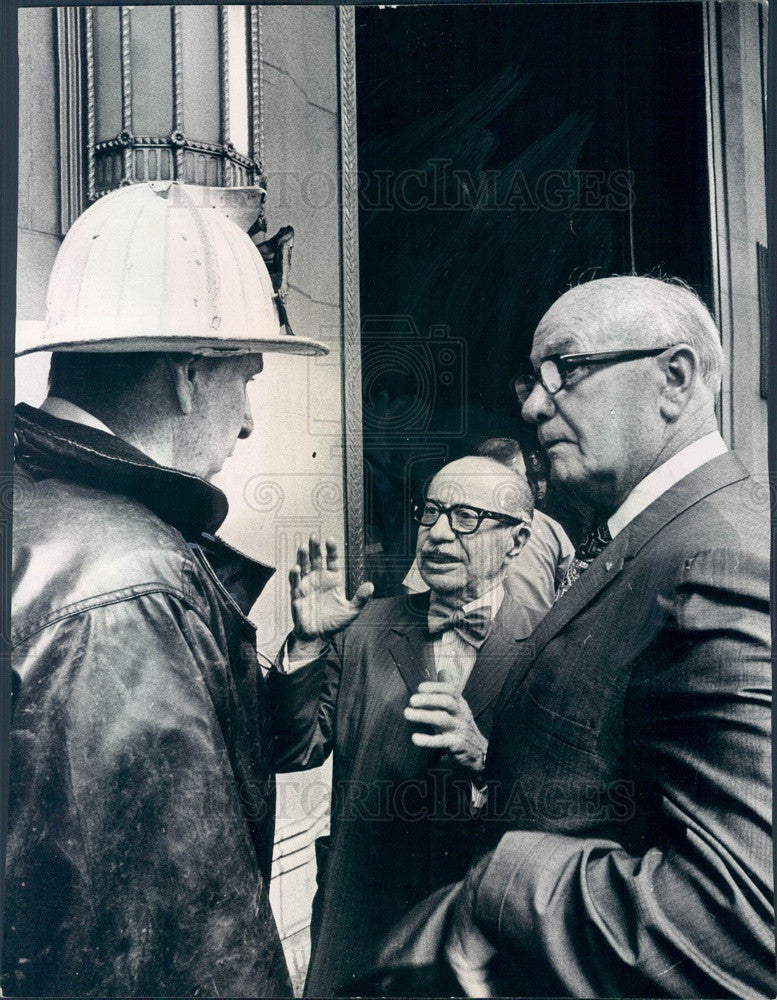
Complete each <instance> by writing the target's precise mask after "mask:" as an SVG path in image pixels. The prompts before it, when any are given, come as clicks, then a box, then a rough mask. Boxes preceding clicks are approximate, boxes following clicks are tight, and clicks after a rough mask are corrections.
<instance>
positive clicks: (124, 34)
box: [119, 7, 134, 184]
mask: <svg viewBox="0 0 777 1000" xmlns="http://www.w3.org/2000/svg"><path fill="white" fill-rule="evenodd" d="M131 9H132V8H131V7H121V8H120V11H121V14H120V22H119V40H120V50H121V127H122V132H121V136H120V138H121V140H122V142H123V144H124V152H123V159H124V171H123V177H122V183H124V184H129V183H131V182H132V180H133V179H134V178H133V170H132V166H133V156H132V51H131V31H132V27H131V23H130V11H131Z"/></svg>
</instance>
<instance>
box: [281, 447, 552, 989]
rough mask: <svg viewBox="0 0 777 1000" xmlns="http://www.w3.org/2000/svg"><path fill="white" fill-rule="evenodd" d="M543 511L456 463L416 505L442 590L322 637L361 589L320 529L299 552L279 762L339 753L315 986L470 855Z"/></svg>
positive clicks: (366, 961) (359, 955)
mask: <svg viewBox="0 0 777 1000" xmlns="http://www.w3.org/2000/svg"><path fill="white" fill-rule="evenodd" d="M532 510H533V498H532V494H531V490H530V488H529V485H528V482H527V480H526V478H525V477H524V476H519V475H517V474H516V473H515V472H514V471H512V470H510V469H508V468H506V467H505V466H504V465H502V464H500V463H499V462H497V461H495V460H494V459H491V458H483V457H476V456H471V457H467V458H463V459H460V460H458V461H456V462H452V463H450V464H449V465H447V466H445V468H444V469H442V470H441V471H440V472H439V473H438V474H437V475H436V476H435V477H434V478H433V480H432V482H431V483H430V485H429V488H428V491H427V496H426V497H424V498H423V499H422V500H420V501H419V502H418V503H416V504H414V516H415V519H416V521H417V522H418V523H419V529H418V542H417V555H418V563H419V567H420V571H421V573H422V575H423V577H424V580H425V581H426V583H427V584H428V586H429V587H430V588H431V597H430V595H429V594H428V593H427V594H424V595H415V596H412V597H410V596H403V597H394V598H385V599H381V600H376V601H373V602H372V603H371V604H370V605H369V606H368V608H367V609H366V610H364V611H363V612H362V613H361V615H360V616H359V618H358V620H356V621H354V622H353V623H352V624H350V625H349V627H348V628H347V629H346V630H345V631H344V632H341V633H340V634H339V635H337V636H335V637H334V639H333V640H332V641H330V642H328V643H326V644H324V643H323V642H322V639H321V637H322V636H331V635H332V633H333V632H334V631H335V630H337V629H340V628H342V626H343V625H345V624H346V623H347V622H348V621H349V620H350V619H352V618H354V617H355V615H356V614H357V611H358V610H359V607H360V603H361V600H362V599H363V598H364V596H365V591H364V590H363V589H360V591H359V592H357V597H356V599H355V601H354V602H351V603H348V602H346V601H345V600H344V597H343V596H342V592H341V591H340V590H339V574H338V572H337V557H336V549H335V547H334V545H333V544H332V543H331V542H330V543H328V545H327V554H326V566H325V565H324V560H323V559H322V555H321V551H320V548H319V546H318V544H317V542H316V540H315V539H311V544H310V550H308V549H307V548H303V549H301V550H300V552H299V553H298V558H299V561H298V565H297V566H296V567H294V569H293V570H292V572H291V575H290V580H291V596H292V611H293V617H294V623H295V628H294V632H293V634H292V636H291V637H290V639H289V641H288V643H287V647H286V650H285V652H284V654H283V655H282V657H281V659H280V660H279V664H278V667H279V669H276V670H275V671H273V672H272V673H271V675H270V678H269V689H270V693H271V699H272V703H273V717H274V732H275V748H276V766H277V767H278V769H279V770H281V771H294V770H300V769H303V768H309V767H315V766H317V765H319V764H321V763H322V762H323V761H324V760H325V759H326V757H327V756H328V755H329V753H330V752H332V751H334V774H333V786H332V813H331V835H330V837H329V838H327V840H326V841H324V842H321V841H319V843H318V844H317V860H318V879H319V890H318V894H317V896H316V899H315V902H314V909H313V925H312V937H313V950H312V957H311V964H310V969H309V974H308V981H307V986H306V994H307V995H312V996H331V995H333V994H337V993H338V992H340V990H341V989H342V988H347V984H348V983H349V982H351V981H352V978H353V977H354V976H355V975H357V974H358V973H359V972H360V971H362V970H363V969H364V968H366V967H368V966H369V965H370V964H371V963H372V962H373V961H374V959H375V948H376V945H377V944H378V942H379V941H380V940H381V938H382V936H383V935H384V934H385V932H386V931H387V930H388V929H389V928H390V927H391V926H392V925H393V924H394V923H395V922H396V921H397V920H398V919H399V918H400V917H401V916H402V915H403V914H404V913H406V912H407V910H408V909H410V908H411V907H412V906H414V905H415V904H416V903H418V902H419V901H420V900H422V899H424V898H426V896H427V895H428V893H429V892H431V891H433V890H435V889H436V888H438V887H440V886H442V885H445V884H447V883H449V882H450V881H452V880H455V879H457V878H461V877H462V876H463V875H464V874H465V872H466V871H467V868H468V867H469V865H470V864H471V863H472V860H473V857H474V853H473V852H474V845H475V842H476V838H475V837H474V833H475V828H476V827H477V816H478V812H479V809H480V806H481V792H480V789H479V786H480V784H481V779H482V776H483V767H484V762H485V755H486V750H487V747H488V734H489V730H490V726H491V718H492V710H493V705H494V702H495V699H496V697H497V695H498V694H499V691H500V688H501V686H502V682H503V680H504V678H505V676H506V674H507V671H508V667H509V664H510V663H511V662H512V661H513V660H514V659H515V652H516V646H517V642H518V641H519V640H520V639H523V638H525V637H526V636H527V635H529V634H530V632H531V631H532V628H533V627H534V625H535V624H536V616H532V614H531V613H530V612H529V611H528V610H527V609H525V608H522V607H521V606H520V605H518V604H517V603H516V602H515V601H513V600H512V599H511V598H510V597H509V596H508V595H507V594H506V593H505V590H504V578H505V573H506V571H507V567H508V566H509V565H510V564H511V562H512V560H513V559H514V558H515V557H516V556H517V555H518V553H519V552H520V551H521V548H522V546H523V544H524V543H525V541H526V539H527V538H528V535H529V530H530V529H529V525H530V522H531V517H532ZM364 586H365V587H366V586H367V585H364Z"/></svg>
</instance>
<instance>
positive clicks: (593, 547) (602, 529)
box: [555, 521, 612, 600]
mask: <svg viewBox="0 0 777 1000" xmlns="http://www.w3.org/2000/svg"><path fill="white" fill-rule="evenodd" d="M611 541H612V535H611V534H610V529H609V527H608V526H607V522H606V521H605V522H604V524H597V526H596V527H595V528H594V529H593V531H592V532H590V534H588V535H586V537H585V538H584V539H583V541H582V542H581V543H580V544H579V545H578V547H577V548H576V549H575V555H574V557H573V559H572V561H571V562H570V564H569V566H568V567H567V571H566V573H565V575H564V579H563V580H562V581H561V584H560V585H559V588H558V590H557V591H556V597H555V600H558V599H559V597H561V595H562V594H566V592H567V591H568V590H569V588H570V587H571V586H572V585H573V584H574V583H576V582H577V581H578V580H579V579H580V577H581V575H582V574H583V573H584V572H585V571H586V570H587V569H588V567H589V566H590V565H591V563H592V562H593V561H594V559H596V557H597V556H598V555H599V553H600V552H602V551H603V550H604V549H605V548H606V547H607V545H609V543H610V542H611Z"/></svg>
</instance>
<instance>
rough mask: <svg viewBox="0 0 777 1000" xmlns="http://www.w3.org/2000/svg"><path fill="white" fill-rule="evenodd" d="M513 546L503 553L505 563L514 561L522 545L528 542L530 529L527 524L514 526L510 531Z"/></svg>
mask: <svg viewBox="0 0 777 1000" xmlns="http://www.w3.org/2000/svg"><path fill="white" fill-rule="evenodd" d="M512 536H513V544H512V546H511V548H509V549H508V550H507V552H506V553H505V562H510V560H511V559H515V557H516V556H517V555H518V553H519V552H520V551H521V549H522V548H523V547H524V545H525V544H526V543H527V542H528V541H529V538H530V536H531V528H530V527H529V525H528V524H516V525H515V527H514V528H513V529H512Z"/></svg>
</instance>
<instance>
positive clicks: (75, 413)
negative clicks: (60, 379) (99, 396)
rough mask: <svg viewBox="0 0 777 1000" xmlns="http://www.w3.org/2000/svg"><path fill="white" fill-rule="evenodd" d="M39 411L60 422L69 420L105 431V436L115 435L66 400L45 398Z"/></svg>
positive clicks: (52, 397)
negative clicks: (56, 418) (57, 418)
mask: <svg viewBox="0 0 777 1000" xmlns="http://www.w3.org/2000/svg"><path fill="white" fill-rule="evenodd" d="M40 409H41V410H43V412H44V413H50V414H51V416H52V417H59V419H60V420H70V421H71V422H72V423H74V424H85V425H86V426H87V427H96V428H97V430H98V431H105V433H106V434H111V435H112V436H113V437H116V435H115V434H114V433H113V431H112V430H111V429H110V427H106V426H105V424H104V423H103V422H102V420H98V419H97V417H93V416H92V414H91V413H87V411H86V410H84V409H82V408H81V407H80V406H76V404H75V403H71V402H69V401H68V400H67V399H60V397H59V396H47V397H46V399H44V400H43V402H42V403H41V404H40Z"/></svg>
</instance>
